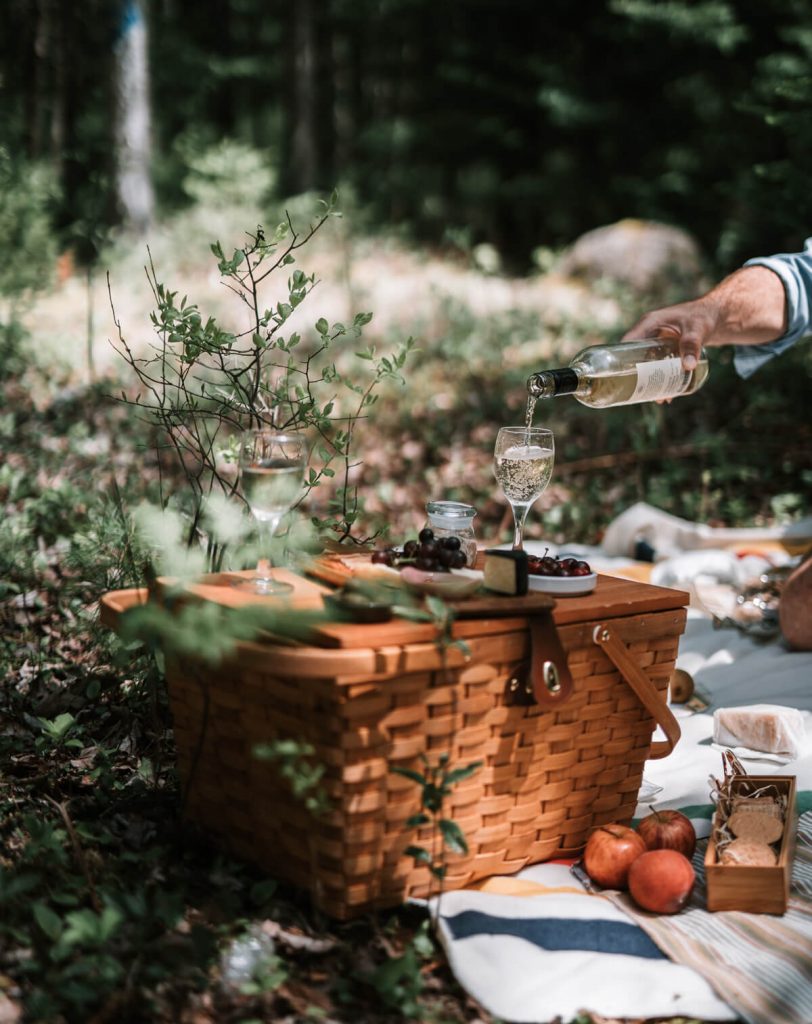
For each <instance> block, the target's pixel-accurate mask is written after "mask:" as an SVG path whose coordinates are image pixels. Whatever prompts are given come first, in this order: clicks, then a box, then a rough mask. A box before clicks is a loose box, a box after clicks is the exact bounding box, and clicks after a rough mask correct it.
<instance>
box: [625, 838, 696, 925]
mask: <svg viewBox="0 0 812 1024" xmlns="http://www.w3.org/2000/svg"><path fill="white" fill-rule="evenodd" d="M695 879H696V875H695V874H694V869H693V867H692V866H691V862H690V861H689V860H688V858H687V857H685V856H683V854H681V853H678V852H677V851H676V850H648V851H647V852H646V853H643V854H641V855H640V856H639V857H638V858H637V860H635V862H634V863H633V864H632V866H631V867H630V868H629V892H630V893H631V896H632V899H633V900H634V902H635V903H636V904H637V905H638V907H642V908H643V910H650V911H652V913H654V914H676V913H678V912H679V911H680V910H682V908H683V907H684V906H685V904H686V903H687V902H688V897H689V896H690V895H691V889H693V887H694V881H695Z"/></svg>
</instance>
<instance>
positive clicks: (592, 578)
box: [527, 572, 598, 597]
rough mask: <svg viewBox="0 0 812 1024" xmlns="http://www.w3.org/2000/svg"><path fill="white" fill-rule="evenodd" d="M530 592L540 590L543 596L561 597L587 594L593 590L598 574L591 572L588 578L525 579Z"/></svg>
mask: <svg viewBox="0 0 812 1024" xmlns="http://www.w3.org/2000/svg"><path fill="white" fill-rule="evenodd" d="M527 582H528V585H529V587H530V589H531V590H540V591H541V592H542V593H543V594H558V595H560V596H561V597H564V596H569V597H575V596H576V594H589V593H590V592H591V591H593V590H594V589H595V586H596V584H597V582H598V574H597V573H596V572H591V573H590V574H589V575H588V576H534V575H533V574H532V573H531V574H530V575H529V576H528V577H527Z"/></svg>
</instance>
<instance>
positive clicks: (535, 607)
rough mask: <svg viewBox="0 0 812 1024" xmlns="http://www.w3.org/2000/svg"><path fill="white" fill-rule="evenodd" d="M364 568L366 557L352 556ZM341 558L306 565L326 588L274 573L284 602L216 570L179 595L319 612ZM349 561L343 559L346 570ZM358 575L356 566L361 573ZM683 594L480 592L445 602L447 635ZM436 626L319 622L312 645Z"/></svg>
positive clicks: (632, 589)
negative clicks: (286, 589) (449, 616)
mask: <svg viewBox="0 0 812 1024" xmlns="http://www.w3.org/2000/svg"><path fill="white" fill-rule="evenodd" d="M364 557H365V560H366V563H367V565H368V564H369V556H358V558H359V562H358V564H361V562H360V559H364ZM346 560H347V556H342V558H336V557H335V556H329V555H328V556H324V557H323V558H320V559H318V560H316V561H315V563H314V564H313V566H311V567H309V568H310V572H311V574H315V573H318V576H319V578H320V579H322V580H324V579H326V578H327V577H328V576H329V578H330V582H331V583H332V584H333V586H325V585H324V583H320V582H317V581H315V580H313V579H308V578H305V577H303V576H301V575H297V574H296V573H293V572H291V571H290V570H288V569H282V568H280V569H276V570H274V571H275V572H276V573H278V575H279V578H280V579H283V580H285V581H286V582H288V583H291V584H292V586H293V591H292V592H291V594H290V595H289V596H288V597H286V598H272V597H258V596H256V595H253V594H251V593H247V592H245V591H242V590H239V589H237V588H236V587H234V585H233V582H234V580H235V579H240V578H245V577H250V576H251V575H252V573H251V572H242V573H218V574H213V575H210V576H205V577H203V578H202V579H201V580H199V581H197V582H196V583H193V584H189V585H188V586H187V587H186V592H187V593H188V594H189V595H190V597H193V598H197V599H198V600H204V601H215V602H217V603H218V604H223V605H227V606H228V607H232V608H239V607H243V606H245V605H247V604H253V603H257V602H260V603H263V604H265V603H267V604H268V605H269V606H276V607H279V606H282V607H289V608H295V609H302V610H305V609H307V610H319V609H321V608H322V607H323V600H322V599H323V596H324V595H325V594H329V593H331V592H332V591H333V589H334V588H335V586H336V585H341V584H343V583H345V582H346V581H347V579H348V578H349V577H350V576H352V575H353V570H352V569H348V568H347V566H346V564H345V562H346ZM353 562H354V556H350V565H353ZM363 571H364V570H363V569H362V572H363ZM688 600H689V595H688V594H686V593H685V592H683V591H680V590H672V589H670V588H667V587H655V586H652V585H651V584H648V583H639V582H636V581H632V580H627V579H621V578H617V577H613V576H601V575H599V576H598V582H597V585H596V587H595V589H594V590H593V591H592V592H591V593H590V594H584V595H581V596H574V597H560V598H558V599H557V600H556V599H553V598H552V597H551V596H550V595H549V594H543V593H539V592H531V593H529V594H527V595H526V596H524V597H504V596H500V595H498V594H487V593H481V594H476V595H475V596H472V597H469V598H466V599H464V600H461V601H456V602H447V603H448V604H449V605H450V606H451V607H452V608H453V610H454V613H455V622H454V623H453V626H452V636H453V637H454V638H459V639H465V638H467V637H474V636H486V635H490V634H494V633H504V632H507V631H511V630H514V629H522V628H524V627H525V624H526V621H527V618H528V617H529V616H532V615H538V614H544V613H546V612H548V611H550V610H551V611H552V616H553V621H554V622H555V623H556V625H559V626H562V625H570V624H573V623H579V622H589V621H594V620H597V619H610V618H617V617H622V616H626V615H640V614H643V613H647V612H656V611H668V610H672V609H677V608H682V607H684V606H685V605H687V604H688ZM436 639H437V629H436V626H435V625H434V623H433V622H412V621H410V620H408V619H403V618H393V619H391V620H390V621H388V622H380V623H351V622H329V621H325V622H322V623H319V624H318V625H315V626H314V627H313V630H312V643H313V644H314V645H316V646H323V647H338V648H358V647H373V648H378V647H386V646H390V645H397V644H406V643H433V642H434V641H436Z"/></svg>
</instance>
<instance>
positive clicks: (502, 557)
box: [482, 548, 528, 597]
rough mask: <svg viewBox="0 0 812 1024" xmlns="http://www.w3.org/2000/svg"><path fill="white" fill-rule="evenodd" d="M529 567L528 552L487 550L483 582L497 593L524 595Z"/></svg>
mask: <svg viewBox="0 0 812 1024" xmlns="http://www.w3.org/2000/svg"><path fill="white" fill-rule="evenodd" d="M527 567H528V559H527V552H525V551H502V550H501V549H499V548H494V549H492V550H488V551H486V552H485V561H484V563H483V566H482V570H483V572H482V575H483V580H482V582H483V583H484V584H485V586H486V587H487V588H488V590H493V591H495V592H496V593H497V594H509V595H511V596H512V597H523V596H524V595H525V594H526V593H527V585H528V584H527V580H528V570H527Z"/></svg>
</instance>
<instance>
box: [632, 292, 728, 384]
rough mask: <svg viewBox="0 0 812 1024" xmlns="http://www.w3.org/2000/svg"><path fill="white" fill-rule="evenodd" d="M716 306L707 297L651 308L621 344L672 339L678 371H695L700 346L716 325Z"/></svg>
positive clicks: (709, 336) (712, 332)
mask: <svg viewBox="0 0 812 1024" xmlns="http://www.w3.org/2000/svg"><path fill="white" fill-rule="evenodd" d="M718 319H719V314H718V310H717V308H716V304H715V303H714V302H713V300H712V299H710V298H709V297H708V296H704V297H703V298H701V299H696V300H694V301H693V302H681V303H679V304H678V305H676V306H667V307H665V308H664V309H655V310H652V312H650V313H646V314H645V316H642V317H641V318H640V319H639V320H638V321H637V323H636V324H635V325H634V326H633V327H632V328H630V329H629V330H628V331H626V333H625V334H624V335H623V338H622V339H621V340H622V341H631V340H633V339H635V338H676V339H678V341H679V354H680V358H681V360H682V368H683V369H684V370H686V371H691V370H695V369H696V366H697V363H698V361H699V356H700V353H701V350H702V348H703V346H705V345H707V344H708V343H709V342H710V340H711V338H712V336H713V334H714V331H715V330H716V328H717V326H718Z"/></svg>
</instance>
